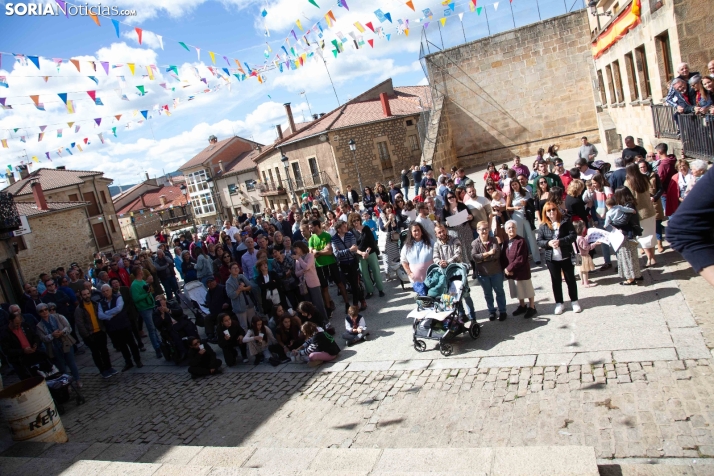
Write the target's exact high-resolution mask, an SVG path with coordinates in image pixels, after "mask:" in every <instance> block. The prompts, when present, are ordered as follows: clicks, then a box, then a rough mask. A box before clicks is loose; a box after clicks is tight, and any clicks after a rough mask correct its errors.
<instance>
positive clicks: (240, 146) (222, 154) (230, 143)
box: [178, 136, 257, 170]
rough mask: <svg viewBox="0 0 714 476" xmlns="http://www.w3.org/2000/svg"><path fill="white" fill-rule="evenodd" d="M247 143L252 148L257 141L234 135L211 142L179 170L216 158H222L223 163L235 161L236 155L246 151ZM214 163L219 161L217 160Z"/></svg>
mask: <svg viewBox="0 0 714 476" xmlns="http://www.w3.org/2000/svg"><path fill="white" fill-rule="evenodd" d="M246 144H250V145H251V148H252V147H253V146H255V144H257V143H256V142H254V141H251V140H248V139H243V138H242V137H238V136H234V137H229V138H227V139H223V140H222V141H218V142H216V143H215V144H209V145H208V146H207V147H206V148H205V149H203V150H202V151H201V152H199V153H198V154H196V156H195V157H193V158H192V159H191V160H189V161H188V162H186V163H185V164H183V165H182V166H181V167H179V168H178V170H185V169H190V168H192V167H198V166H199V165H203V164H205V163H206V162H208V161H209V160H211V159H214V158H215V159H217V160H222V161H223V163H225V164H228V163H230V162H233V161H234V160H235V159H236V157H238V156H239V155H241V154H242V153H243V152H245V150H246V148H247V147H246ZM216 156H218V157H216ZM214 163H217V161H216V162H214Z"/></svg>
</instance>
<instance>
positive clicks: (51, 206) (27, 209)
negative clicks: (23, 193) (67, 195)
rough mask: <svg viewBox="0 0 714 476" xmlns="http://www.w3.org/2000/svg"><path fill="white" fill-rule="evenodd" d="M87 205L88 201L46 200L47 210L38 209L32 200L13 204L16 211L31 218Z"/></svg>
mask: <svg viewBox="0 0 714 476" xmlns="http://www.w3.org/2000/svg"><path fill="white" fill-rule="evenodd" d="M87 205H89V202H47V208H48V210H38V209H37V205H35V203H34V202H17V203H15V206H16V207H17V213H18V214H20V215H25V216H27V217H28V218H33V217H36V216H38V215H43V214H45V213H53V212H59V211H64V210H71V209H73V208H83V207H86V206H87Z"/></svg>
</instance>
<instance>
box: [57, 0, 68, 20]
mask: <svg viewBox="0 0 714 476" xmlns="http://www.w3.org/2000/svg"><path fill="white" fill-rule="evenodd" d="M55 1H56V2H57V4H58V5H59V7H60V10H62V11H63V12H64V16H65V17H67V18H69V10H67V5H66V2H64V0H55Z"/></svg>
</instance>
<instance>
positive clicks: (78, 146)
mask: <svg viewBox="0 0 714 476" xmlns="http://www.w3.org/2000/svg"><path fill="white" fill-rule="evenodd" d="M77 148H78V149H79V151H80V152H82V146H81V145H79V144H77Z"/></svg>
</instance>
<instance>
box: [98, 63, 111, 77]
mask: <svg viewBox="0 0 714 476" xmlns="http://www.w3.org/2000/svg"><path fill="white" fill-rule="evenodd" d="M100 63H101V64H102V68H104V74H106V75H107V76H109V62H108V61H100Z"/></svg>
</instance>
